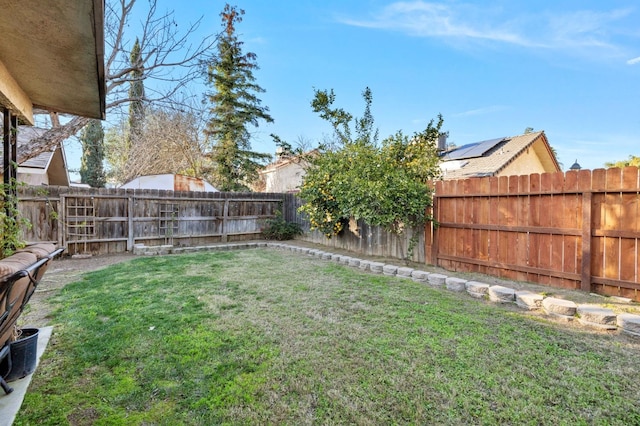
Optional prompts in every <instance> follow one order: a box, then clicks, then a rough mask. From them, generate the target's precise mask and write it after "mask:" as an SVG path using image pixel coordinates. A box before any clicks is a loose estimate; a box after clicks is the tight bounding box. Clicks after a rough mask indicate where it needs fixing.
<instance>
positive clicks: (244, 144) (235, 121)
mask: <svg viewBox="0 0 640 426" xmlns="http://www.w3.org/2000/svg"><path fill="white" fill-rule="evenodd" d="M242 15H244V11H243V10H242V9H236V7H235V6H233V7H232V6H229V4H227V5H226V6H225V8H224V10H223V12H222V13H221V14H220V16H221V17H222V25H223V27H224V32H223V34H222V35H221V37H220V39H219V41H218V55H217V57H216V59H214V60H212V62H210V63H209V64H208V70H207V71H208V83H209V85H210V86H213V92H212V93H209V94H208V98H209V102H210V103H211V104H212V106H211V108H210V113H211V118H210V119H209V121H208V123H207V128H206V130H205V133H206V135H207V136H209V137H210V138H211V140H212V142H213V146H212V148H211V158H212V160H213V162H214V163H215V164H214V167H215V176H214V177H213V180H214V183H215V185H216V186H217V187H218V189H220V190H222V191H241V190H246V189H247V184H249V183H250V182H252V181H254V180H255V179H256V178H257V177H258V173H257V171H258V169H259V168H260V167H262V165H263V162H264V160H266V159H269V158H270V157H271V156H270V155H269V154H261V153H258V152H254V151H251V142H250V139H251V134H250V133H249V130H248V126H249V125H252V126H254V127H258V122H259V120H265V121H266V122H272V121H273V118H271V116H270V115H269V113H268V111H269V109H268V108H267V107H264V106H262V105H261V102H262V101H261V100H260V99H258V97H257V96H256V93H263V92H264V89H262V88H261V87H260V86H259V85H257V84H256V83H255V78H254V76H253V70H256V69H258V65H257V64H256V55H255V54H254V53H251V52H249V53H246V54H243V52H242V45H243V42H241V41H239V40H238V38H237V36H236V33H235V26H236V24H238V23H240V22H242Z"/></svg>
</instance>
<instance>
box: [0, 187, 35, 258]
mask: <svg viewBox="0 0 640 426" xmlns="http://www.w3.org/2000/svg"><path fill="white" fill-rule="evenodd" d="M16 186H17V184H16V182H15V181H14V182H12V183H10V184H9V185H6V184H4V185H0V235H1V236H2V238H1V239H0V259H2V258H5V257H8V256H11V255H12V254H13V253H14V252H15V251H16V250H18V249H21V248H22V247H24V246H25V241H24V238H23V232H22V231H23V228H27V229H29V228H31V222H29V220H28V219H26V218H24V217H22V215H21V213H20V210H18V199H17V197H16V196H15V195H14V194H15V189H16Z"/></svg>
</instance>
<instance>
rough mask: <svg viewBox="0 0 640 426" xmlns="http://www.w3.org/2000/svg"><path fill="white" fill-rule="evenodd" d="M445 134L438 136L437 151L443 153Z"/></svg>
mask: <svg viewBox="0 0 640 426" xmlns="http://www.w3.org/2000/svg"><path fill="white" fill-rule="evenodd" d="M447 136H448V135H447V133H446V132H445V133H440V135H438V151H440V152H443V151H446V150H447Z"/></svg>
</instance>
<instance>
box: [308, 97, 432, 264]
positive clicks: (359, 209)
mask: <svg viewBox="0 0 640 426" xmlns="http://www.w3.org/2000/svg"><path fill="white" fill-rule="evenodd" d="M363 98H364V100H365V111H364V115H363V117H362V118H359V119H354V117H353V116H352V115H351V114H350V113H348V112H346V111H344V110H342V109H341V108H334V107H333V105H332V104H333V102H334V100H335V95H334V93H333V91H316V92H315V98H314V100H313V102H312V107H313V109H314V112H317V113H319V114H320V117H321V118H323V119H325V120H327V121H329V122H330V123H331V125H332V127H333V129H334V132H335V135H336V137H337V144H336V146H332V147H328V148H327V149H321V150H320V151H321V155H318V156H316V157H313V158H311V159H310V160H309V164H310V165H309V167H308V168H307V170H306V175H305V177H304V180H303V183H302V186H301V191H300V194H299V195H300V198H302V199H303V200H304V201H305V204H304V205H303V206H301V207H300V208H299V211H300V212H302V213H305V214H307V215H308V217H309V221H310V223H311V229H312V230H318V231H320V232H322V233H323V234H324V235H325V236H326V237H328V238H331V237H332V235H338V234H339V233H340V232H341V231H342V230H343V229H344V226H345V223H347V222H348V221H349V219H355V220H363V221H364V222H365V223H367V224H369V225H373V226H380V227H383V228H384V229H386V230H388V231H390V232H394V233H396V234H398V235H401V234H403V233H404V232H405V231H406V230H408V229H412V230H414V231H415V230H416V229H419V228H420V227H423V226H424V225H425V224H426V223H427V222H429V221H431V220H432V217H431V216H430V215H429V214H428V211H427V208H428V207H429V206H431V205H432V192H433V191H432V189H431V188H430V187H429V186H428V185H427V182H429V181H432V180H434V179H435V178H437V177H438V176H439V174H440V170H439V166H438V163H439V157H438V151H437V140H438V137H439V135H440V133H441V128H442V123H443V120H442V116H440V115H439V116H438V119H437V120H431V121H430V122H429V124H428V125H427V127H426V129H425V130H423V131H422V132H419V133H414V134H413V135H412V136H411V137H410V136H407V135H404V134H403V133H402V132H400V131H398V132H397V133H396V134H394V135H391V136H389V137H387V138H386V139H384V140H383V141H382V143H381V144H380V143H378V142H377V140H378V131H377V130H375V129H374V127H373V117H372V115H371V110H370V106H371V102H372V95H371V91H370V90H369V89H368V88H367V89H366V90H365V91H364V92H363ZM352 124H353V125H352ZM352 127H353V128H354V129H353V130H355V135H354V136H352V134H353V133H354V131H352ZM416 243H417V238H412V240H411V241H410V245H409V247H408V250H407V251H408V254H409V255H410V252H411V251H412V250H413V248H414V246H415V244H416Z"/></svg>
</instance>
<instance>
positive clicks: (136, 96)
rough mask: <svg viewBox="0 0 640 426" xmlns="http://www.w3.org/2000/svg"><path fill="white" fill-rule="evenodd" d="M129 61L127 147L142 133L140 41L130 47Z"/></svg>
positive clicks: (129, 147) (142, 67)
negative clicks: (130, 69)
mask: <svg viewBox="0 0 640 426" xmlns="http://www.w3.org/2000/svg"><path fill="white" fill-rule="evenodd" d="M129 60H130V61H131V68H132V71H130V73H129V74H130V83H129V99H130V103H129V134H128V136H127V149H131V146H132V145H133V144H134V143H135V141H136V139H138V138H139V137H140V134H141V133H142V123H143V121H144V105H143V101H144V80H143V79H144V63H143V61H142V53H141V52H140V41H139V40H138V39H137V38H136V42H135V43H134V45H133V48H132V49H131V55H130V57H129Z"/></svg>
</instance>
